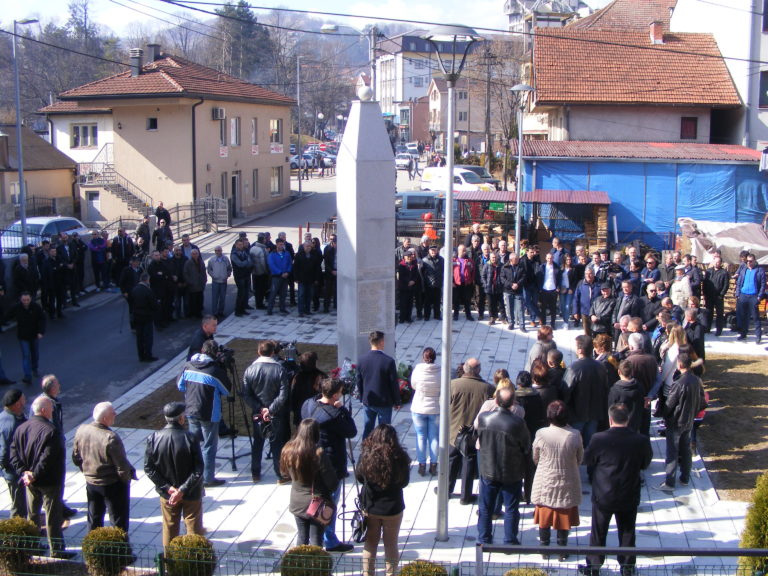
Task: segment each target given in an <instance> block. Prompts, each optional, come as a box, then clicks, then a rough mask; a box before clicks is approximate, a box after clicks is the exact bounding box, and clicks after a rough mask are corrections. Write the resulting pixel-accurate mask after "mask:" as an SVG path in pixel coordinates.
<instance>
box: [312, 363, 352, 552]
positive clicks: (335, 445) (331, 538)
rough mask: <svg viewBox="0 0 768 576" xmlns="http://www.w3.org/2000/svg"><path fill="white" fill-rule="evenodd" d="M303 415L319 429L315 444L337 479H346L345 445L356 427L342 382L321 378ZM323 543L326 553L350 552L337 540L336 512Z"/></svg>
mask: <svg viewBox="0 0 768 576" xmlns="http://www.w3.org/2000/svg"><path fill="white" fill-rule="evenodd" d="M301 417H302V418H313V419H314V420H315V422H317V425H318V427H319V428H320V441H319V442H318V445H319V446H320V447H321V448H322V449H323V450H324V451H325V453H326V454H327V455H328V458H330V460H331V463H332V464H333V469H334V470H335V471H336V476H337V477H338V478H346V477H347V476H348V475H349V473H348V472H347V447H346V442H347V439H349V438H354V437H355V436H356V435H357V426H356V425H355V420H354V418H352V414H350V412H349V410H348V409H347V408H346V407H345V406H344V404H343V402H342V382H341V381H340V380H335V379H332V378H323V379H322V380H321V381H320V397H319V398H310V399H309V400H307V401H306V402H304V404H303V406H302V407H301ZM340 491H341V483H339V487H338V488H337V489H336V491H335V492H334V493H333V494H331V498H332V499H333V501H334V503H338V501H339V493H340ZM323 546H324V547H325V549H326V550H327V551H328V552H349V551H350V550H352V549H353V546H352V545H351V544H344V543H342V542H339V539H338V537H337V536H336V515H335V514H334V515H333V518H332V519H331V523H330V524H328V526H326V528H325V531H324V532H323Z"/></svg>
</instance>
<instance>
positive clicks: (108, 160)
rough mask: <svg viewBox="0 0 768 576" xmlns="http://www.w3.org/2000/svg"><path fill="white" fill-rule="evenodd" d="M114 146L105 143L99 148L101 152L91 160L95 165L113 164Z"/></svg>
mask: <svg viewBox="0 0 768 576" xmlns="http://www.w3.org/2000/svg"><path fill="white" fill-rule="evenodd" d="M113 150H114V145H113V144H112V142H107V143H106V144H104V146H102V147H101V150H99V152H98V153H97V154H96V156H94V157H93V160H91V162H92V163H95V164H114V163H115V162H114V154H113Z"/></svg>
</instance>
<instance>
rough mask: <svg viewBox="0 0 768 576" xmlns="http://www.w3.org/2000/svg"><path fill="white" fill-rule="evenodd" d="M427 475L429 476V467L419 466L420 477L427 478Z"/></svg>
mask: <svg viewBox="0 0 768 576" xmlns="http://www.w3.org/2000/svg"><path fill="white" fill-rule="evenodd" d="M426 475H427V465H426V464H419V476H426Z"/></svg>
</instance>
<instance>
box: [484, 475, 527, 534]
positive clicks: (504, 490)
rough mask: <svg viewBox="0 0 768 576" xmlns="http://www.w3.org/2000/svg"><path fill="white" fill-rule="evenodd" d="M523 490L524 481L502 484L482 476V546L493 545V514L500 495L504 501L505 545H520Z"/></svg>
mask: <svg viewBox="0 0 768 576" xmlns="http://www.w3.org/2000/svg"><path fill="white" fill-rule="evenodd" d="M522 488H523V481H522V480H518V481H516V482H510V483H509V484H502V483H501V482H492V481H490V480H487V479H485V478H483V477H482V476H480V503H479V506H478V514H479V516H478V520H477V539H478V541H479V542H480V543H481V544H493V525H492V524H493V523H492V521H491V514H493V511H494V508H495V506H496V499H497V498H498V496H499V494H501V497H502V498H503V499H504V544H519V543H520V542H519V540H518V538H517V533H518V528H519V526H520V490H522Z"/></svg>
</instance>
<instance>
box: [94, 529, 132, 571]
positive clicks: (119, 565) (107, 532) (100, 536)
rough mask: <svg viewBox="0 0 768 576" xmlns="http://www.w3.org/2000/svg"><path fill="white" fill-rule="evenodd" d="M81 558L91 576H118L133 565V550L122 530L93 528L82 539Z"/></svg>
mask: <svg viewBox="0 0 768 576" xmlns="http://www.w3.org/2000/svg"><path fill="white" fill-rule="evenodd" d="M83 558H84V559H85V566H86V568H88V574H90V575H91V576H118V574H120V572H122V571H123V568H125V567H126V566H128V565H129V564H132V563H133V550H131V545H130V544H129V543H128V535H127V534H126V533H125V530H123V529H122V528H117V527H116V526H105V527H102V528H94V529H93V530H91V531H90V532H88V534H86V536H85V538H83Z"/></svg>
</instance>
